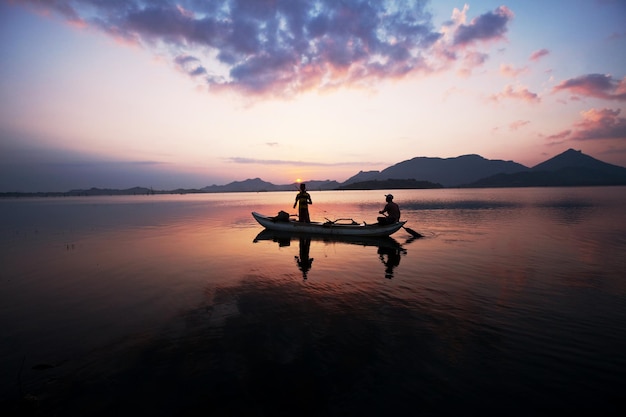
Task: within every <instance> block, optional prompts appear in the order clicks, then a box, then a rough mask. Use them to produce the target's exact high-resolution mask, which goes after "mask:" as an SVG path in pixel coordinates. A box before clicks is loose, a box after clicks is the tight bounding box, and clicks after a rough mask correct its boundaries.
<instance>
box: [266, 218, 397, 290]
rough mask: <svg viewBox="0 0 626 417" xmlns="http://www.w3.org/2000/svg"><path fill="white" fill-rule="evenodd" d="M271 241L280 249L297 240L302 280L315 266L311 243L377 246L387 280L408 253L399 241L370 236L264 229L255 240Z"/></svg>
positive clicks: (297, 257)
mask: <svg viewBox="0 0 626 417" xmlns="http://www.w3.org/2000/svg"><path fill="white" fill-rule="evenodd" d="M262 240H271V241H273V242H276V243H278V246H279V247H285V246H291V241H292V240H297V241H298V244H299V249H300V250H299V254H298V255H297V256H294V259H295V261H296V264H297V265H298V269H299V270H300V271H302V278H304V279H307V275H308V273H309V271H310V270H311V268H312V266H313V260H314V258H311V257H310V250H311V242H312V241H317V242H323V243H344V244H348V245H359V246H375V247H378V250H377V253H378V257H379V259H380V261H381V262H382V264H383V265H384V266H385V278H389V279H391V278H393V271H394V269H395V268H396V267H397V266H398V265H400V258H401V256H402V255H406V253H407V251H406V249H405V248H404V247H402V245H401V244H400V243H398V241H396V240H395V239H393V238H392V237H389V236H385V237H370V236H367V237H366V236H326V235H315V234H308V233H290V232H280V231H274V230H269V229H264V230H263V231H262V232H261V233H259V234H258V235H257V236H256V237H255V238H254V242H255V243H256V242H258V241H262Z"/></svg>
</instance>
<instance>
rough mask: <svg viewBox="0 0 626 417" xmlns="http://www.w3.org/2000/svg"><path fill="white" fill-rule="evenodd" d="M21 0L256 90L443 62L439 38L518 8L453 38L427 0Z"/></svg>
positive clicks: (482, 31) (188, 69) (290, 88)
mask: <svg viewBox="0 0 626 417" xmlns="http://www.w3.org/2000/svg"><path fill="white" fill-rule="evenodd" d="M16 1H18V2H21V3H25V4H30V5H32V6H33V7H36V8H44V9H45V10H48V11H55V12H57V13H60V14H61V15H62V16H64V17H65V18H66V19H67V20H68V21H70V22H80V23H81V24H84V25H88V26H91V27H94V28H97V29H99V30H102V31H104V32H105V33H107V34H109V35H111V36H114V37H115V38H117V39H120V40H124V41H126V42H131V43H135V44H140V45H143V46H145V47H150V48H157V49H163V48H165V49H166V50H167V52H168V53H169V54H171V56H172V57H173V58H172V59H173V63H174V65H175V66H176V67H177V68H179V69H180V70H182V71H183V72H184V73H186V74H188V75H189V76H191V77H193V78H194V79H195V80H197V81H198V80H202V82H203V83H204V84H205V85H206V86H208V87H209V88H210V89H216V90H219V89H222V88H227V89H232V90H236V91H239V92H242V93H244V94H253V95H262V94H271V95H293V94H297V93H299V92H302V91H305V90H308V89H313V88H317V89H324V88H334V87H338V86H343V85H352V84H353V85H364V84H365V85H367V84H369V83H372V82H376V81H379V80H382V79H390V78H401V77H405V76H407V75H409V74H413V73H419V72H424V71H433V70H434V68H437V67H438V66H437V65H436V62H434V61H435V60H436V59H442V58H441V57H442V56H444V55H445V54H438V52H440V51H441V50H442V49H445V48H436V47H435V45H437V44H441V43H442V42H443V43H447V44H448V46H450V47H451V48H453V49H454V48H458V47H461V48H462V47H464V46H465V45H468V44H471V43H473V42H475V41H477V40H490V39H495V40H497V39H500V38H502V36H503V34H504V33H505V32H506V30H507V24H508V22H509V21H510V20H511V18H512V17H513V13H512V12H511V11H510V10H509V9H508V8H506V7H505V6H501V7H499V8H497V9H496V10H495V11H493V12H488V13H485V14H483V15H481V16H478V17H476V18H475V19H474V20H472V22H471V23H470V24H468V25H465V24H462V23H461V24H459V25H458V26H457V27H455V32H454V36H453V38H450V39H444V34H443V33H442V32H439V31H437V30H435V29H434V26H433V23H432V17H431V15H430V14H429V13H428V12H427V10H426V7H425V2H424V1H422V0H398V1H397V2H372V1H367V0H342V1H336V0H317V1H315V2H313V1H309V0H214V1H202V2H201V1H197V0H179V1H175V0H159V1H147V0H110V1H102V0H16ZM476 56H479V55H476ZM451 59H455V55H454V54H453V53H450V54H449V55H448V60H451Z"/></svg>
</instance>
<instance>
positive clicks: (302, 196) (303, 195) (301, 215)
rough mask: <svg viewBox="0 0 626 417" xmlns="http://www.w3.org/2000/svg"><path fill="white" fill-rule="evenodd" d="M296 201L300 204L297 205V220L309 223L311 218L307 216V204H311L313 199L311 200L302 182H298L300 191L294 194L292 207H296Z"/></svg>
mask: <svg viewBox="0 0 626 417" xmlns="http://www.w3.org/2000/svg"><path fill="white" fill-rule="evenodd" d="M298 203H299V204H300V206H299V207H298V221H301V222H305V223H311V219H310V218H309V204H313V201H311V196H310V195H309V193H307V192H306V185H304V183H302V184H300V192H299V193H298V195H296V201H295V203H293V208H296V205H297V204H298Z"/></svg>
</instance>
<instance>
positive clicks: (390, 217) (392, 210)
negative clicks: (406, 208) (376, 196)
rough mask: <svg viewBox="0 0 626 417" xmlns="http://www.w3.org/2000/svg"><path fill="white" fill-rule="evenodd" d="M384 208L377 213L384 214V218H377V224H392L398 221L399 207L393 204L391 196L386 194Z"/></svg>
mask: <svg viewBox="0 0 626 417" xmlns="http://www.w3.org/2000/svg"><path fill="white" fill-rule="evenodd" d="M385 201H386V202H387V204H385V208H383V209H382V210H381V211H379V212H378V213H379V214H385V213H387V215H386V216H384V217H378V223H379V224H392V223H395V222H398V221H400V206H398V205H397V204H396V203H394V202H393V195H391V194H387V195H385Z"/></svg>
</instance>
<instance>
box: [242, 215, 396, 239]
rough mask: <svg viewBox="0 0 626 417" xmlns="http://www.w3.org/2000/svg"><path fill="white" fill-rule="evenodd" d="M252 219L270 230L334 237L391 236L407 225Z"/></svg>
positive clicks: (266, 217) (256, 216)
mask: <svg viewBox="0 0 626 417" xmlns="http://www.w3.org/2000/svg"><path fill="white" fill-rule="evenodd" d="M252 217H254V218H255V219H256V221H257V222H259V224H261V226H263V227H265V228H266V229H269V230H277V231H282V232H295V233H310V234H318V235H333V236H389V235H391V234H392V233H395V232H397V231H398V230H399V229H400V228H401V227H403V226H404V223H406V222H396V223H391V224H384V225H382V224H378V223H376V224H366V223H357V222H355V221H351V222H350V223H339V220H335V221H326V222H324V223H322V222H311V223H302V222H297V221H294V220H291V219H289V220H277V219H276V218H275V217H271V216H264V215H262V214H259V213H256V212H252ZM340 220H342V219H340ZM348 220H351V219H348Z"/></svg>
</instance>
